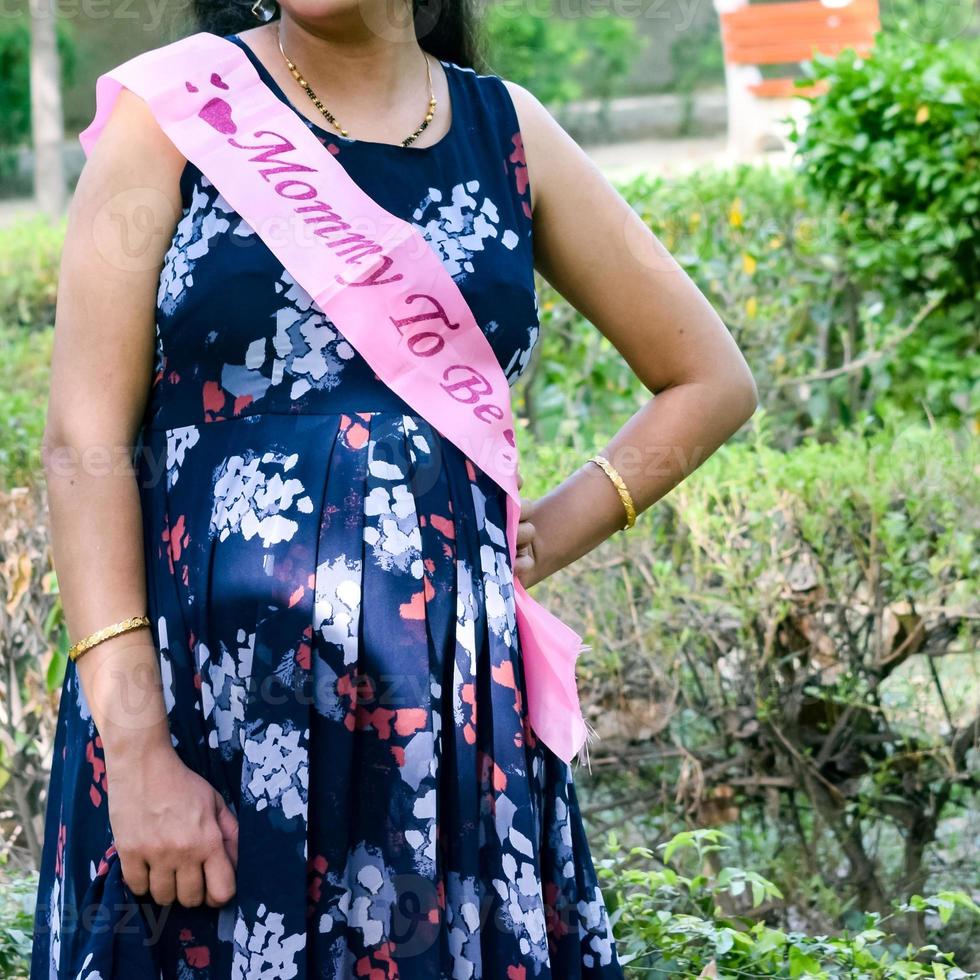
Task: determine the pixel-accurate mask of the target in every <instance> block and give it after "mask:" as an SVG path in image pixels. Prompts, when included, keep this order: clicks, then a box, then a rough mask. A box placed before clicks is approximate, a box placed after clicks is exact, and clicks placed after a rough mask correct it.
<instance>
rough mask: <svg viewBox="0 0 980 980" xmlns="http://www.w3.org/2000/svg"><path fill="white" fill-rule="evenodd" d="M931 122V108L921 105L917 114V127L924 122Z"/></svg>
mask: <svg viewBox="0 0 980 980" xmlns="http://www.w3.org/2000/svg"><path fill="white" fill-rule="evenodd" d="M928 121H929V106H927V105H920V106H919V111H918V112H917V113H916V114H915V124H916V126H921V125H922V124H923V123H924V122H928Z"/></svg>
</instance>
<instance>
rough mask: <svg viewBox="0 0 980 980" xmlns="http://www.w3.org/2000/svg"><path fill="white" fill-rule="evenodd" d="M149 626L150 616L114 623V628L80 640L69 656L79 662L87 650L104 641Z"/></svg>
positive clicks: (70, 650) (96, 632)
mask: <svg viewBox="0 0 980 980" xmlns="http://www.w3.org/2000/svg"><path fill="white" fill-rule="evenodd" d="M149 625H150V620H149V617H148V616H133V618H132V619H124V620H122V622H119V623H113V624H112V626H105V627H103V628H102V629H100V630H96V631H95V632H94V633H89V635H88V636H86V637H83V638H82V639H81V640H79V641H78V642H77V643H76V644H75V645H74V646H72V647H71V648H70V649H69V650H68V656H69V657H70V658H71V659H72V660H78V658H79V657H80V656H81V655H82V654H83V653H85V651H86V650H91V649H92V647H94V646H95V645H96V644H97V643H101V642H102V641H103V640H108V639H110V638H111V637H113V636H118V635H119V634H120V633H128V632H129V631H130V630H136V629H139V628H140V627H141V626H149Z"/></svg>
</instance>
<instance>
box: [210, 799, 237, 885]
mask: <svg viewBox="0 0 980 980" xmlns="http://www.w3.org/2000/svg"><path fill="white" fill-rule="evenodd" d="M214 796H215V808H216V809H215V816H216V817H217V818H218V827H219V828H220V829H221V839H222V840H223V841H224V846H225V851H226V852H227V854H228V858H229V860H230V861H231V863H232V867H234V868H237V867H238V820H237V819H236V817H235V814H233V813H232V812H231V810H229V809H228V805H227V804H226V803H225V801H224V800H223V799H222V797H221V794H220V793H219V792H217V791H215V794H214Z"/></svg>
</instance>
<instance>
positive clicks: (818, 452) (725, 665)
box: [522, 412, 980, 965]
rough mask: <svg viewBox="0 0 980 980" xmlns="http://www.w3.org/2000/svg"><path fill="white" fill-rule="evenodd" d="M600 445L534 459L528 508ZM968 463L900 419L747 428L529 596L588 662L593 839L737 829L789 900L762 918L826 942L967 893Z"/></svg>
mask: <svg viewBox="0 0 980 980" xmlns="http://www.w3.org/2000/svg"><path fill="white" fill-rule="evenodd" d="M599 445H600V443H599V442H598V441H597V443H596V445H595V446H594V447H593V446H588V447H586V448H585V449H584V450H583V452H582V453H579V452H574V453H573V452H570V451H568V450H567V449H565V448H564V447H561V446H557V445H554V444H551V445H535V446H533V447H527V452H526V453H525V457H524V466H523V468H522V472H523V476H524V487H523V491H522V492H523V493H525V494H526V495H527V496H530V497H532V498H533V497H536V496H538V495H540V493H542V492H543V491H545V490H546V489H548V488H550V487H552V486H554V485H555V484H556V483H557V482H558V481H560V480H561V479H562V478H563V477H564V476H565V475H566V474H568V473H569V472H571V471H572V470H573V469H575V468H577V467H578V466H580V465H582V463H583V460H584V459H585V455H586V453H588V452H590V451H592V450H593V449H594V448H599ZM978 451H980V446H978V444H977V441H976V440H975V439H971V438H970V436H969V434H968V433H966V432H964V431H959V432H946V431H942V430H937V429H930V428H928V427H925V426H912V425H908V424H907V422H904V421H903V420H901V419H900V418H896V419H895V420H892V421H890V422H889V424H887V425H886V426H885V428H883V429H882V430H881V431H877V432H871V433H863V432H858V431H853V432H852V431H841V432H838V433H836V438H835V440H834V441H833V442H827V443H820V442H817V441H815V440H808V441H807V442H806V443H804V444H802V445H800V446H797V447H795V448H793V449H792V450H790V451H788V452H787V451H782V450H780V449H777V448H775V447H774V446H773V445H772V444H771V437H770V434H769V432H768V426H767V420H766V417H765V413H764V412H757V413H756V417H754V418H753V421H752V425H751V426H750V428H749V431H748V432H747V433H746V439H745V440H744V441H742V442H738V443H732V444H728V445H726V446H724V447H722V449H720V450H719V451H718V452H716V453H715V454H714V455H713V456H712V457H711V458H709V459H708V460H707V461H704V462H702V464H701V466H700V467H699V468H698V469H697V470H696V471H695V472H692V473H690V475H689V476H688V477H687V478H686V479H685V480H684V482H683V483H681V484H680V485H679V486H677V487H675V488H674V489H673V490H672V491H671V492H670V493H669V494H667V496H666V497H664V498H663V499H662V500H660V501H659V502H658V503H657V504H656V505H655V506H654V507H653V508H651V509H650V510H649V511H647V512H645V513H644V514H642V515H641V516H640V518H639V519H638V521H637V523H636V526H635V527H634V528H633V529H632V530H630V531H628V532H626V533H622V534H617V535H614V536H613V538H612V539H610V540H609V541H607V542H605V543H604V544H603V545H602V546H600V548H598V549H597V550H596V551H595V552H594V553H592V554H590V555H589V556H587V557H585V558H583V559H581V560H580V561H579V562H577V563H576V564H575V566H574V567H573V568H572V569H569V570H567V571H563V572H561V573H559V574H558V575H556V576H554V577H553V578H551V579H549V580H548V581H546V582H543V583H541V585H539V586H538V587H537V589H536V593H535V594H536V595H537V596H538V598H540V599H541V600H542V601H543V602H544V603H545V604H546V605H547V606H548V608H550V609H551V610H552V611H553V612H554V613H556V614H557V615H559V616H560V617H562V618H564V619H566V620H567V621H568V622H569V623H570V624H572V625H573V626H574V627H575V628H576V629H577V630H578V631H579V632H580V634H581V635H582V636H583V637H584V639H585V640H586V642H587V643H589V644H591V647H592V649H591V650H590V651H588V652H587V653H586V654H584V655H583V657H582V659H581V661H580V665H579V677H580V681H581V687H582V695H583V703H584V705H585V706H586V710H587V711H588V712H589V717H590V719H591V721H592V723H593V725H594V726H595V727H596V729H597V730H598V732H599V735H600V739H599V741H598V742H597V743H596V744H595V745H594V746H593V747H592V752H591V755H592V759H593V763H594V767H593V768H594V774H595V779H594V780H593V781H592V784H591V786H590V801H589V813H590V820H591V822H592V826H593V827H594V828H596V829H598V828H599V826H600V824H603V823H605V824H607V825H609V826H612V827H617V828H619V829H620V830H621V833H622V835H623V837H624V839H627V840H628V841H629V842H630V843H639V844H645V843H648V842H650V841H651V839H652V840H658V839H659V840H663V839H664V838H665V837H669V836H670V835H671V834H672V833H673V831H674V830H676V829H678V827H691V826H695V827H705V826H719V825H723V824H734V823H736V822H737V825H738V837H739V841H740V848H741V849H742V857H741V860H742V861H743V862H744V863H745V864H746V865H747V866H750V867H752V868H753V869H754V870H755V871H757V872H759V873H760V874H764V875H766V876H768V877H772V878H775V879H778V880H779V881H780V882H781V883H784V884H785V885H786V886H787V887H786V900H785V902H779V903H778V904H776V905H774V906H773V907H772V908H771V909H770V912H771V915H772V916H773V917H774V918H776V919H777V920H779V921H782V922H784V923H786V922H796V923H799V922H805V923H806V924H807V928H808V929H810V930H812V931H815V932H821V933H822V932H831V931H834V930H836V929H838V928H840V927H841V926H842V925H846V924H847V917H848V910H849V909H858V910H861V911H864V912H876V913H879V914H882V915H883V914H886V913H887V911H888V903H889V901H890V900H891V899H892V898H899V899H903V900H909V899H910V897H911V896H912V895H914V894H924V892H925V889H926V888H930V889H933V890H955V889H956V888H978V887H980V880H978V878H977V866H976V861H975V858H974V856H973V855H972V854H971V849H970V848H971V844H970V842H971V841H972V840H974V839H975V838H976V832H977V826H976V819H975V818H971V814H972V813H974V812H975V802H976V789H977V781H976V763H977V758H976V755H975V745H976V743H977V739H978V738H980V717H978V716H977V708H978V706H977V704H976V696H975V691H976V688H977V678H978V676H980V653H978V648H977V624H978V623H980V603H978V599H977V597H978V596H980V558H978V556H980V539H978V528H980V499H978V497H977V493H976V486H975V474H976V472H977V466H978V463H980V457H978ZM698 461H699V460H697V459H695V462H698ZM658 463H660V459H659V457H658V456H656V455H654V454H652V453H651V454H649V455H646V456H643V457H642V458H640V459H639V460H635V461H633V462H631V463H626V462H624V463H622V464H620V470H621V472H622V473H623V477H624V479H626V481H627V483H629V480H630V475H631V473H635V472H637V471H638V469H640V468H641V467H642V468H644V469H645V470H647V468H648V467H654V466H656V465H657V464H658ZM648 471H649V470H648ZM971 753H972V754H971ZM907 918H908V921H909V925H910V927H911V925H913V924H915V917H914V916H909V917H907ZM903 928H904V926H903ZM918 928H919V929H920V933H919V934H912V935H910V936H909V937H908V941H914V942H916V943H917V945H919V946H921V945H925V942H926V936H925V934H924V930H925V928H926V924H925V923H923V922H919V923H918ZM960 940H961V942H960ZM957 945H958V948H960V949H961V950H970V951H975V950H976V943H975V941H973V940H971V938H970V937H968V936H963V937H958V942H957ZM978 965H980V963H978Z"/></svg>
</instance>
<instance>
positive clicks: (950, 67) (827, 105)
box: [795, 33, 980, 352]
mask: <svg viewBox="0 0 980 980" xmlns="http://www.w3.org/2000/svg"><path fill="white" fill-rule="evenodd" d="M978 61H980V39H974V38H958V39H955V40H951V41H943V42H940V43H937V44H923V43H921V42H920V41H919V40H917V39H915V38H913V37H910V36H908V35H906V34H902V33H892V34H883V35H881V36H880V37H879V39H878V43H877V44H876V46H875V48H874V51H873V52H872V53H871V54H870V55H869V56H868V57H867V58H859V57H856V56H855V55H854V53H853V52H850V53H848V52H845V53H843V54H841V55H839V56H838V57H836V58H830V57H826V56H824V57H817V58H815V59H814V61H813V63H812V66H811V68H810V74H811V75H812V76H813V77H814V78H817V79H820V80H823V81H826V82H829V83H830V88H829V90H828V92H826V93H825V94H823V95H820V96H816V97H814V98H812V99H810V101H811V102H812V105H811V112H810V114H809V120H808V122H807V124H806V126H805V128H803V129H802V131H801V130H799V129H798V130H797V132H796V134H795V141H796V143H797V149H798V155H799V160H800V165H801V172H802V173H803V174H804V175H805V177H806V179H807V180H808V181H809V183H810V184H811V186H813V187H814V188H815V189H817V190H818V191H819V192H821V193H822V194H824V195H825V196H826V197H827V198H828V199H829V200H831V201H834V202H836V203H838V204H839V206H840V208H841V221H840V223H839V226H838V236H839V238H840V240H841V243H842V245H843V247H844V248H846V249H848V250H849V251H850V252H851V253H852V254H853V258H854V262H853V265H854V270H855V272H856V273H857V274H858V275H859V278H860V279H867V278H870V279H871V280H872V281H873V280H875V279H878V278H881V277H882V276H888V277H893V278H894V279H895V280H896V282H897V283H898V284H900V285H901V286H902V287H904V289H905V291H906V292H907V293H908V294H914V295H920V294H922V293H924V292H925V291H927V290H930V289H936V290H941V291H942V292H943V293H944V294H945V297H946V305H947V308H949V309H951V310H952V309H956V308H957V307H960V310H959V312H960V315H961V316H962V317H963V318H964V319H965V320H968V321H969V325H970V327H971V328H972V329H970V330H967V328H966V324H964V333H963V336H962V338H961V344H960V351H961V352H966V351H967V350H968V349H972V350H975V346H976V330H977V326H978V323H980V321H978V319H977V308H976V301H977V295H978V294H977V283H978V282H980V75H978V74H977V70H976V66H977V63H978ZM861 273H864V275H860V274H861Z"/></svg>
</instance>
